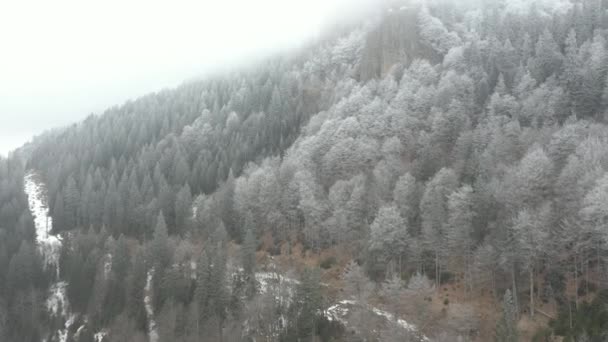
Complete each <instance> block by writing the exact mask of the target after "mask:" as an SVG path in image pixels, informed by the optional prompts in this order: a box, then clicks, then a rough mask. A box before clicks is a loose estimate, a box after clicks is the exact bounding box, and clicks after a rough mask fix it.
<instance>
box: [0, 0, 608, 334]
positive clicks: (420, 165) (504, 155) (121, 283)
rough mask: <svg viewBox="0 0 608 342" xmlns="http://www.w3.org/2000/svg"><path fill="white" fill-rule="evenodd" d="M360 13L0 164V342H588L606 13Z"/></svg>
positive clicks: (515, 5) (525, 9) (607, 218)
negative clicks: (285, 49) (309, 38)
mask: <svg viewBox="0 0 608 342" xmlns="http://www.w3.org/2000/svg"><path fill="white" fill-rule="evenodd" d="M377 7H378V8H377V11H375V12H374V13H370V14H369V15H368V16H366V17H364V18H362V19H361V20H358V21H356V22H349V23H348V24H343V25H340V26H338V27H332V30H331V32H326V33H325V34H323V35H322V36H321V37H320V38H319V39H318V40H316V41H315V42H312V43H310V44H308V45H307V46H306V47H304V48H301V49H298V50H295V51H290V52H289V53H284V54H281V55H277V56H275V57H274V58H271V59H268V60H266V61H265V62H262V63H257V64H256V65H255V66H251V67H246V68H245V67H243V68H242V69H240V70H238V71H234V72H231V73H224V74H221V75H216V76H213V77H207V78H205V79H202V80H197V81H190V82H186V83H184V84H183V85H181V86H179V87H177V88H176V89H170V90H163V91H160V92H158V93H154V94H149V95H147V96H144V97H141V98H139V99H136V100H132V101H129V102H127V103H125V104H122V105H120V106H116V107H113V108H110V109H108V110H107V111H106V112H104V113H102V114H99V115H91V116H90V117H88V118H87V119H86V120H84V121H83V122H80V123H76V124H74V125H73V126H69V127H65V128H61V129H55V130H52V131H48V132H47V133H45V134H43V135H42V136H39V137H37V138H36V139H35V140H34V141H33V142H32V143H30V144H27V145H25V146H24V147H22V148H21V149H20V150H18V151H17V152H16V153H14V154H13V155H11V156H10V157H9V158H8V159H0V341H10V342H12V341H24V342H30V341H31V342H34V341H36V342H39V341H46V342H57V341H60V342H70V341H75V342H92V341H95V342H108V341H151V342H157V341H160V342H164V341H389V342H390V341H437V342H440V341H505V342H506V341H605V340H606V339H608V125H607V124H608V122H607V121H608V42H607V40H608V12H607V10H608V2H607V1H605V0H543V1H535V0H517V1H515V0H466V1H450V0H428V1H422V0H419V1H413V0H412V1H399V0H395V1H389V2H382V3H379V4H378V6H377ZM47 210H48V214H49V216H48V218H47V217H46V213H47ZM43 227H44V229H42V228H43ZM47 228H49V229H50V231H47V230H46V229H47ZM51 228H52V229H51Z"/></svg>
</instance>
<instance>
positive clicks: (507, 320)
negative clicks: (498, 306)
mask: <svg viewBox="0 0 608 342" xmlns="http://www.w3.org/2000/svg"><path fill="white" fill-rule="evenodd" d="M518 341H519V335H518V332H517V311H516V309H515V304H514V302H513V297H512V296H511V291H509V290H507V291H506V292H505V294H504V296H503V300H502V316H501V318H500V320H499V321H498V324H497V325H496V342H518Z"/></svg>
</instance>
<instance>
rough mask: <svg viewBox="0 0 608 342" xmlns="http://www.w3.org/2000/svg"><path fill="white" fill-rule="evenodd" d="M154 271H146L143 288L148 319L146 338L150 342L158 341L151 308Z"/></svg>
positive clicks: (152, 308)
mask: <svg viewBox="0 0 608 342" xmlns="http://www.w3.org/2000/svg"><path fill="white" fill-rule="evenodd" d="M153 276H154V269H151V270H150V271H148V279H147V280H146V287H145V288H144V294H145V297H144V306H145V307H146V316H147V318H148V338H149V340H150V342H157V341H158V332H157V331H156V321H155V320H154V307H153V306H152V277H153Z"/></svg>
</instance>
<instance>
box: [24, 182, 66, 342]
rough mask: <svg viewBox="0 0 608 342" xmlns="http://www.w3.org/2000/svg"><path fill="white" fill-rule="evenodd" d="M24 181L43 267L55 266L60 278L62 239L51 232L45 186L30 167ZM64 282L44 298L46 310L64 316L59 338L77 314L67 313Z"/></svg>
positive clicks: (62, 337) (64, 337) (62, 338)
mask: <svg viewBox="0 0 608 342" xmlns="http://www.w3.org/2000/svg"><path fill="white" fill-rule="evenodd" d="M23 184H24V191H25V193H26V195H27V199H28V204H29V208H30V212H31V213H32V217H33V218H34V226H35V228H36V244H37V246H38V250H39V252H40V255H42V257H43V258H44V267H45V269H48V268H51V269H54V271H55V275H56V277H57V279H59V255H60V254H61V244H62V242H61V239H60V238H59V237H58V236H55V235H51V234H50V232H51V230H52V229H53V219H52V218H51V217H50V215H49V208H48V205H47V203H48V199H47V192H46V187H45V185H44V183H42V181H41V180H40V177H39V176H38V175H37V174H36V173H35V172H34V171H29V172H28V173H27V174H26V175H25V177H24V179H23ZM67 285H68V284H67V283H66V282H64V281H58V282H56V283H54V284H52V285H51V287H50V288H49V294H48V297H47V299H46V307H47V310H48V311H49V313H50V314H51V315H53V316H55V317H61V318H64V319H66V321H65V326H64V327H63V328H61V329H59V330H58V331H57V332H56V335H57V337H58V341H59V342H66V341H67V338H68V330H69V328H70V326H72V325H73V324H74V322H75V321H76V318H77V316H76V315H75V314H70V303H69V302H68V298H67V294H66V288H67Z"/></svg>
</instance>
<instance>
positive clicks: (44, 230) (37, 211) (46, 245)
mask: <svg viewBox="0 0 608 342" xmlns="http://www.w3.org/2000/svg"><path fill="white" fill-rule="evenodd" d="M23 183H24V190H25V193H26V194H27V198H28V204H29V208H30V212H31V213H32V217H33V218H34V225H35V227H36V243H37V244H38V250H39V251H40V254H41V255H42V257H43V258H44V267H45V268H47V267H53V268H55V270H56V274H57V276H59V255H60V253H61V239H59V237H57V236H54V235H50V234H49V232H50V231H51V229H52V228H53V219H52V218H51V217H50V216H49V208H48V205H47V203H48V200H47V198H46V196H47V194H46V188H45V187H44V185H43V184H42V183H41V182H40V179H39V177H38V175H36V173H35V172H32V171H30V172H28V173H27V174H26V175H25V178H24V182H23Z"/></svg>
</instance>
